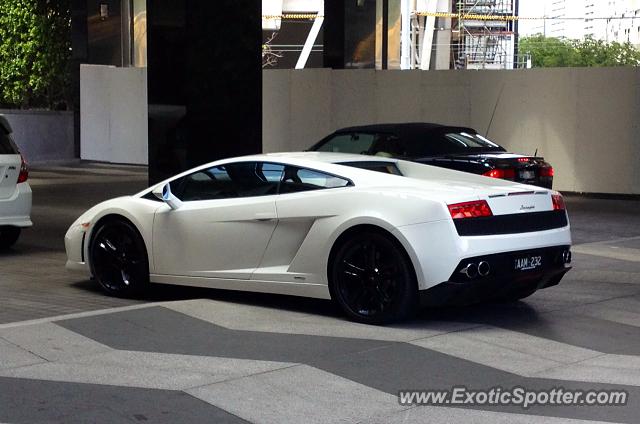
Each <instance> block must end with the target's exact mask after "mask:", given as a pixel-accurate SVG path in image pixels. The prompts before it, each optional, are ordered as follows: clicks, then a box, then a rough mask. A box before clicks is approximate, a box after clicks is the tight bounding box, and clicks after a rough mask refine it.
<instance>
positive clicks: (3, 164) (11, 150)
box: [0, 115, 33, 250]
mask: <svg viewBox="0 0 640 424" xmlns="http://www.w3.org/2000/svg"><path fill="white" fill-rule="evenodd" d="M11 133H12V130H11V125H9V121H7V118H5V117H4V116H3V115H0V178H1V180H0V250H2V249H8V248H9V247H11V246H13V245H14V244H15V242H16V241H17V240H18V238H19V237H20V232H21V231H22V229H23V228H26V227H31V226H32V225H33V224H32V222H31V187H29V183H28V182H27V179H28V178H29V169H28V168H27V164H26V162H25V161H24V158H23V157H22V155H21V154H20V151H19V150H18V147H17V146H16V144H15V143H14V142H13V139H12V137H11Z"/></svg>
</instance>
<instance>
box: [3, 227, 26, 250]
mask: <svg viewBox="0 0 640 424" xmlns="http://www.w3.org/2000/svg"><path fill="white" fill-rule="evenodd" d="M21 231H22V230H21V229H20V228H19V227H0V250H6V249H8V248H10V247H11V246H13V245H14V244H16V242H17V241H18V238H19V237H20V233H21Z"/></svg>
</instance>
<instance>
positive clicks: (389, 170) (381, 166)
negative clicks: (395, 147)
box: [339, 161, 402, 175]
mask: <svg viewBox="0 0 640 424" xmlns="http://www.w3.org/2000/svg"><path fill="white" fill-rule="evenodd" d="M339 165H344V166H351V167H353V168H360V169H366V170H369V171H375V172H382V173H383V174H391V175H402V172H400V169H398V166H397V165H396V164H395V163H393V162H377V161H371V162H341V163H339Z"/></svg>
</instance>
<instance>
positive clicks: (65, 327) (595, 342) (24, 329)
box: [0, 164, 640, 423]
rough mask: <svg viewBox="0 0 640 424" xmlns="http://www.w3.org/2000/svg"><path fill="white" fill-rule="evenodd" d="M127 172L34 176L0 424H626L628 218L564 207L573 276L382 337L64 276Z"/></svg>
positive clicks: (634, 301) (5, 298) (632, 374)
mask: <svg viewBox="0 0 640 424" xmlns="http://www.w3.org/2000/svg"><path fill="white" fill-rule="evenodd" d="M145 183H146V174H145V170H144V168H139V167H121V166H106V165H100V164H73V165H69V166H52V167H47V168H40V169H35V170H34V172H33V173H32V185H33V189H34V222H35V223H36V227H35V228H34V229H33V230H30V231H28V232H26V233H25V234H24V236H25V237H24V238H22V239H21V241H20V242H19V243H18V245H17V246H16V247H15V249H13V250H12V251H11V252H9V253H6V254H0V270H1V271H0V272H1V274H0V422H15V423H23V422H24V423H27V422H29V423H30V422H59V423H71V422H140V421H150V422H256V423H285V422H292V423H293V422H318V423H324V422H366V423H395V422H397V423H401V422H402V423H422V422H438V423H439V422H474V423H501V422H504V423H507V422H508V423H535V422H550V423H560V422H576V423H577V422H585V421H589V422H625V423H636V422H638V418H637V417H638V416H640V215H639V214H637V212H636V210H637V207H638V205H640V202H639V201H619V200H595V199H586V198H582V197H569V198H568V199H567V204H568V208H569V212H570V216H571V221H572V228H573V236H574V243H575V246H574V249H573V250H574V253H575V254H574V269H573V270H572V271H571V272H570V273H569V274H568V275H567V277H566V278H565V279H564V280H563V281H562V283H561V284H560V285H559V286H557V287H553V288H549V289H546V290H542V291H540V292H538V293H536V294H535V295H533V296H532V297H530V298H528V299H526V300H525V301H522V302H518V303H515V304H511V305H508V304H490V305H480V306H475V307H468V308H442V309H433V310H425V311H424V312H423V313H421V314H420V316H418V317H417V318H416V319H414V320H412V321H410V322H406V323H402V324H397V325H394V326H389V327H374V326H366V325H361V324H356V323H352V322H348V321H345V320H344V318H343V317H342V316H341V315H340V314H339V313H338V311H337V310H336V309H335V307H334V306H333V305H332V304H331V303H330V302H327V301H320V300H312V299H302V298H293V297H287V296H274V295H264V294H260V295H257V294H251V293H237V292H225V291H219V290H204V289H192V288H186V287H168V286H157V287H154V290H153V292H152V293H151V294H150V295H149V296H148V297H146V298H144V299H139V300H136V301H132V300H126V299H116V298H109V297H106V296H104V295H103V294H102V293H100V292H99V291H98V290H97V289H96V287H95V285H94V284H93V283H92V282H91V281H88V280H87V279H86V278H84V277H83V276H81V275H78V274H73V273H69V272H67V271H66V270H65V269H64V260H65V257H64V252H63V245H62V236H63V235H64V232H65V231H66V228H67V227H68V225H69V224H70V223H71V222H72V221H73V220H74V219H75V218H76V217H77V216H78V215H79V214H80V213H81V212H82V211H83V210H85V209H86V208H88V207H89V206H91V205H92V204H94V203H96V202H98V201H100V200H102V199H106V198H110V197H114V196H117V195H121V194H128V193H133V192H136V191H138V190H140V189H141V188H143V187H144V186H145ZM460 385H465V386H467V387H469V388H473V389H489V388H492V387H496V386H500V387H503V388H510V387H515V386H522V387H525V388H527V389H531V390H542V389H551V388H554V387H563V388H566V389H576V390H624V391H626V392H627V393H628V396H629V399H628V403H627V405H626V406H601V407H595V406H570V405H562V406H541V405H537V406H533V407H531V408H528V409H523V408H520V407H518V406H487V405H484V406H481V405H476V406H469V405H465V406H464V407H450V406H438V407H435V406H419V407H416V406H403V405H400V403H399V402H398V397H397V394H398V391H399V390H404V389H416V390H420V389H446V388H451V387H453V386H460Z"/></svg>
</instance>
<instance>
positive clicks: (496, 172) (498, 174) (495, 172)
mask: <svg viewBox="0 0 640 424" xmlns="http://www.w3.org/2000/svg"><path fill="white" fill-rule="evenodd" d="M482 175H484V176H485V177H491V178H501V179H503V180H512V179H514V178H515V177H516V170H515V169H513V168H496V169H492V170H491V171H487V172H485V173H484V174H482Z"/></svg>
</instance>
